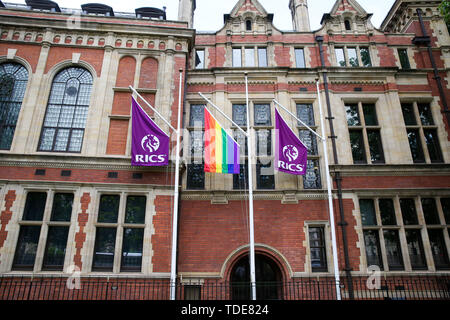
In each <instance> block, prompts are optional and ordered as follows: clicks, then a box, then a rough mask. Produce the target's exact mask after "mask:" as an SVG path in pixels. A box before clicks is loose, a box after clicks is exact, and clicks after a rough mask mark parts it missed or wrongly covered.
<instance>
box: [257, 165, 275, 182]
mask: <svg viewBox="0 0 450 320" xmlns="http://www.w3.org/2000/svg"><path fill="white" fill-rule="evenodd" d="M256 182H257V188H258V189H275V176H274V171H273V165H272V162H271V161H260V160H258V163H257V164H256Z"/></svg>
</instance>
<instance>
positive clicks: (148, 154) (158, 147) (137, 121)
mask: <svg viewBox="0 0 450 320" xmlns="http://www.w3.org/2000/svg"><path fill="white" fill-rule="evenodd" d="M131 99H132V103H131V106H132V107H131V119H132V120H131V121H132V122H131V124H132V130H131V131H132V137H131V165H132V166H167V165H168V164H169V143H170V138H169V137H168V136H167V135H166V134H165V133H164V131H162V130H161V129H160V128H159V127H158V126H157V125H156V123H154V122H153V120H152V119H150V117H149V116H148V115H147V113H145V111H144V110H142V108H141V107H140V106H139V104H138V103H137V102H136V100H134V98H133V97H132V98H131Z"/></svg>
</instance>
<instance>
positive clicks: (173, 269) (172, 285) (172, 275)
mask: <svg viewBox="0 0 450 320" xmlns="http://www.w3.org/2000/svg"><path fill="white" fill-rule="evenodd" d="M182 80H183V69H180V84H179V88H178V89H179V90H178V129H177V130H176V133H177V143H176V153H175V181H174V197H173V223H172V258H171V265H170V300H175V298H176V281H177V241H178V239H177V238H178V198H179V185H178V184H179V179H180V171H179V168H180V136H181V88H182Z"/></svg>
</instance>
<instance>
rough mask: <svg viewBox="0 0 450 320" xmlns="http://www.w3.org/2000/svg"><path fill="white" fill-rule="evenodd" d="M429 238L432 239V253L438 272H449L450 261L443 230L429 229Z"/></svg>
mask: <svg viewBox="0 0 450 320" xmlns="http://www.w3.org/2000/svg"><path fill="white" fill-rule="evenodd" d="M428 238H429V239H430V246H431V253H432V255H433V259H434V265H435V266H436V269H438V270H442V269H445V270H448V269H449V268H450V263H449V259H448V253H447V247H446V246H445V240H444V235H443V230H442V229H428Z"/></svg>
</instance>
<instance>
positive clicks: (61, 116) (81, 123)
mask: <svg viewBox="0 0 450 320" xmlns="http://www.w3.org/2000/svg"><path fill="white" fill-rule="evenodd" d="M92 82H93V79H92V75H91V74H90V73H89V71H87V70H86V69H84V68H80V67H69V68H66V69H64V70H62V71H60V72H59V73H58V74H57V75H56V76H55V78H54V79H53V84H52V89H51V91H50V98H49V101H48V105H47V111H46V113H45V119H44V126H43V128H42V133H41V139H40V142H39V148H38V150H39V151H56V152H81V146H82V144H83V136H84V128H85V126H86V118H87V115H88V108H89V100H90V97H91V91H92Z"/></svg>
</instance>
